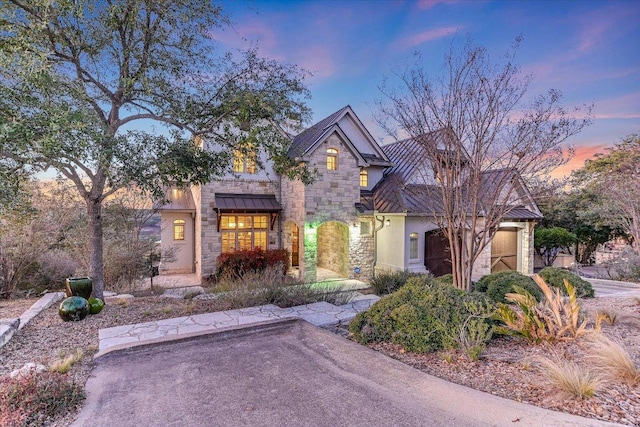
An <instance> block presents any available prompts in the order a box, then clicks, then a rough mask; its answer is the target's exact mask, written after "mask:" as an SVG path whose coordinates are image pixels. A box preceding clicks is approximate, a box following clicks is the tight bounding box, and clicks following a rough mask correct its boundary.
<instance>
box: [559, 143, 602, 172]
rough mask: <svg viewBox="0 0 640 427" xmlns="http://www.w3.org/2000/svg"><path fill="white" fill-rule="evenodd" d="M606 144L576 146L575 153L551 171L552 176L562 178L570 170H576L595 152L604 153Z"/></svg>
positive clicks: (591, 157)
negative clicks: (563, 163)
mask: <svg viewBox="0 0 640 427" xmlns="http://www.w3.org/2000/svg"><path fill="white" fill-rule="evenodd" d="M606 147H608V145H607V144H598V145H583V146H580V147H576V151H575V155H574V156H573V157H572V158H571V159H570V160H569V162H568V163H566V164H565V165H563V166H561V167H559V168H557V169H556V170H554V171H553V172H552V173H551V176H552V177H553V178H562V177H565V176H569V175H570V174H571V172H573V171H576V170H578V169H580V168H582V167H583V166H584V163H585V162H586V161H587V160H589V159H593V157H594V156H595V155H596V154H597V153H604V152H605V148H606Z"/></svg>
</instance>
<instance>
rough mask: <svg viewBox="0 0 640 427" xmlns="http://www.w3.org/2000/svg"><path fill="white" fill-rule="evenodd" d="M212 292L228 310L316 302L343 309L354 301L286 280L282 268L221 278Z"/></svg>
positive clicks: (290, 278) (293, 280) (245, 272)
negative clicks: (349, 302)
mask: <svg viewBox="0 0 640 427" xmlns="http://www.w3.org/2000/svg"><path fill="white" fill-rule="evenodd" d="M209 290H210V291H211V292H212V295H211V297H213V298H215V299H216V300H217V301H219V303H220V304H222V306H225V307H228V308H229V309H231V308H242V307H254V306H258V305H266V304H275V305H277V306H279V307H293V306H296V305H304V304H311V303H314V302H317V301H327V302H329V303H332V304H333V303H337V304H338V305H342V304H346V303H347V302H348V301H349V300H350V299H351V298H352V297H353V295H352V294H350V293H346V294H345V293H342V292H339V291H336V290H331V289H326V288H322V287H316V286H314V285H312V284H302V283H300V282H298V281H297V280H295V279H293V278H292V277H289V276H283V275H282V270H281V268H280V266H279V265H274V266H268V267H265V268H264V269H263V270H260V271H250V270H247V271H244V272H243V273H240V274H239V275H236V274H231V275H224V276H221V277H219V279H218V281H217V282H216V283H215V285H213V286H212V287H211V288H210V289H209Z"/></svg>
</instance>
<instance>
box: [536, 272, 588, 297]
mask: <svg viewBox="0 0 640 427" xmlns="http://www.w3.org/2000/svg"><path fill="white" fill-rule="evenodd" d="M538 274H539V275H540V277H542V278H543V279H544V281H545V282H547V283H548V284H549V285H551V286H553V287H555V288H558V289H561V290H562V292H563V293H564V294H565V295H566V293H567V290H566V289H565V287H564V279H567V281H568V282H569V283H571V286H573V287H574V288H575V289H576V295H577V296H578V298H593V297H594V296H595V293H594V291H593V286H591V283H589V282H587V281H586V280H584V279H583V278H581V277H580V276H578V275H577V274H575V273H572V272H570V271H569V270H565V269H563V268H557V267H545V268H543V269H542V270H540V272H539V273H538Z"/></svg>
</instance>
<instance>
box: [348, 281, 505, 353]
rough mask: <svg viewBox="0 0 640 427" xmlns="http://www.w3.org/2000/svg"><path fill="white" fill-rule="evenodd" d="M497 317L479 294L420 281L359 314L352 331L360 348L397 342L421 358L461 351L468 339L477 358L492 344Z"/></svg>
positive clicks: (410, 283)
mask: <svg viewBox="0 0 640 427" xmlns="http://www.w3.org/2000/svg"><path fill="white" fill-rule="evenodd" d="M492 311H493V308H492V306H491V304H490V303H489V302H488V301H487V300H486V299H484V298H482V297H480V296H479V295H477V294H473V293H467V292H464V291H462V290H460V289H457V288H455V287H453V286H451V285H446V284H441V283H438V282H437V281H435V280H433V279H431V278H427V277H415V278H412V279H410V280H409V281H408V282H407V284H406V285H405V286H404V287H402V288H400V289H399V290H397V291H396V292H394V293H392V294H390V295H387V296H385V297H383V298H382V299H381V300H380V301H378V302H377V303H375V304H374V305H373V306H371V308H369V310H367V311H365V312H362V313H360V314H358V315H357V316H356V317H355V319H354V320H353V321H352V322H351V324H350V325H349V330H350V331H351V332H352V333H353V334H354V337H355V339H356V340H358V341H359V342H360V343H363V344H366V343H370V342H394V343H397V344H400V345H402V346H403V347H404V348H405V349H406V350H407V351H413V352H418V353H422V352H430V351H436V350H441V349H454V348H459V347H460V346H461V345H462V342H461V341H462V340H461V336H464V337H465V338H466V339H467V341H465V343H468V344H469V345H468V347H467V348H466V349H465V350H467V351H469V353H468V354H470V355H471V354H474V353H476V354H477V352H478V350H477V349H478V348H482V346H483V345H484V343H485V342H486V341H487V340H488V339H489V338H490V335H491V334H490V333H489V329H490V327H488V320H487V316H488V315H489V314H490V313H491V312H492ZM470 357H472V356H470Z"/></svg>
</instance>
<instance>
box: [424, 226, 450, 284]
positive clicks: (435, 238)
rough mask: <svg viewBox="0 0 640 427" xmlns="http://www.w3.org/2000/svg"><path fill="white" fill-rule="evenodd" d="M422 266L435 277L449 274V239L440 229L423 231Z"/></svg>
mask: <svg viewBox="0 0 640 427" xmlns="http://www.w3.org/2000/svg"><path fill="white" fill-rule="evenodd" d="M424 266H425V267H426V269H427V270H429V271H430V272H431V274H433V275H434V276H436V277H439V276H444V275H445V274H451V271H452V269H451V251H450V248H449V239H448V238H447V236H446V235H445V234H444V233H443V232H442V230H432V231H427V232H426V233H424Z"/></svg>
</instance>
